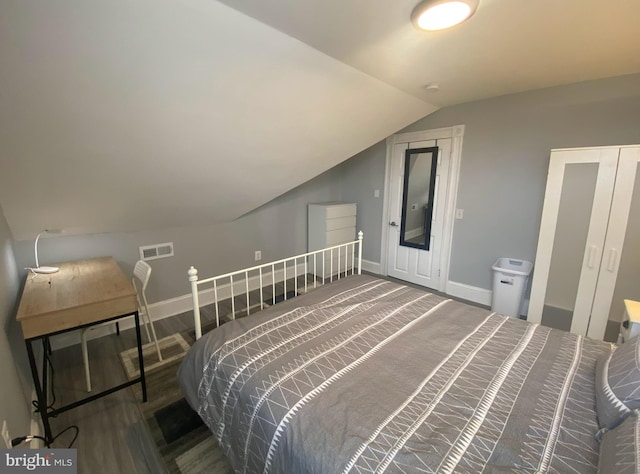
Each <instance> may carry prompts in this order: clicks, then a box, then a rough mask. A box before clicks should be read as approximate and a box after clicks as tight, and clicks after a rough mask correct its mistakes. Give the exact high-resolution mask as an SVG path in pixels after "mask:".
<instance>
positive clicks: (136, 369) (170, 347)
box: [120, 333, 191, 380]
mask: <svg viewBox="0 0 640 474" xmlns="http://www.w3.org/2000/svg"><path fill="white" fill-rule="evenodd" d="M158 346H160V353H161V354H162V360H159V359H158V352H157V351H156V345H155V344H153V343H151V344H145V345H143V346H142V357H144V371H145V374H150V373H151V372H153V371H154V370H157V369H159V368H160V367H163V366H165V365H168V364H170V363H171V362H174V361H176V360H182V358H183V357H184V355H185V354H186V353H187V351H188V350H189V347H191V345H190V344H189V343H188V342H187V341H185V339H184V337H183V336H182V334H177V333H176V334H171V335H170V336H167V337H163V338H162V339H158ZM120 362H122V366H123V367H124V371H125V373H126V374H127V378H128V379H129V380H131V379H134V378H136V377H138V376H139V375H140V363H139V360H138V348H137V347H133V348H131V349H127V350H126V351H122V352H121V353H120Z"/></svg>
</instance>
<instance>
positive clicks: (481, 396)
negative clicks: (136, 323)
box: [178, 275, 611, 473]
mask: <svg viewBox="0 0 640 474" xmlns="http://www.w3.org/2000/svg"><path fill="white" fill-rule="evenodd" d="M610 351H611V345H610V344H608V343H603V342H598V341H593V340H590V339H586V338H582V337H580V336H577V335H575V334H571V333H566V332H562V331H557V330H552V329H549V328H546V327H543V326H538V325H533V324H529V323H526V322H523V321H520V320H516V319H513V318H507V317H504V316H501V315H498V314H494V313H491V312H490V311H488V310H485V309H481V308H477V307H473V306H469V305H465V304H462V303H459V302H456V301H452V300H449V299H446V298H443V297H440V296H437V295H434V294H431V293H427V292H425V291H421V290H418V289H414V288H410V287H407V286H404V285H400V284H396V283H393V282H389V281H385V280H381V279H377V278H374V277H370V276H364V275H363V276H353V277H348V278H345V279H341V280H340V281H338V282H334V283H331V284H329V285H326V286H323V287H320V288H318V289H316V290H313V291H311V292H309V293H308V294H306V295H303V296H300V297H298V298H295V299H293V300H289V301H286V302H283V303H281V304H278V305H276V306H274V307H272V308H269V309H267V310H265V311H262V312H260V313H258V314H256V315H255V316H251V317H247V318H243V319H240V320H237V321H234V322H231V323H227V324H224V325H223V326H221V327H220V328H218V329H216V330H214V331H211V332H210V333H208V334H207V335H205V336H204V337H203V338H202V339H200V340H199V341H198V342H197V343H196V344H195V345H194V346H193V347H192V348H191V350H190V351H189V353H188V354H187V356H186V358H185V360H184V362H183V364H182V366H181V367H180V370H179V373H178V378H179V381H180V385H181V387H182V389H183V392H184V394H185V397H186V399H187V401H188V402H189V404H190V405H191V406H192V407H193V409H194V410H196V411H197V412H198V413H199V415H200V416H201V417H202V419H203V420H204V422H205V423H206V424H207V425H208V427H209V428H210V429H211V431H212V432H213V434H214V436H215V438H216V439H217V440H218V443H219V444H220V446H221V447H222V449H223V450H224V451H225V452H226V453H227V456H228V457H229V459H230V461H231V463H232V465H233V466H234V469H235V470H236V471H237V472H275V473H278V472H280V473H302V472H317V473H320V472H322V473H341V472H344V473H346V472H353V473H365V472H426V473H447V472H456V473H457V472H469V473H477V472H563V473H564V472H575V473H588V472H596V471H597V466H598V449H599V445H598V442H597V441H595V439H594V434H595V433H596V432H597V431H598V428H599V427H598V420H597V417H596V402H595V395H594V394H595V382H594V380H595V365H596V360H597V358H598V356H599V355H601V354H605V353H608V352H610Z"/></svg>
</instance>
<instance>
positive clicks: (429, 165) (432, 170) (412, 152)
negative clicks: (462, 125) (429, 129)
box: [400, 146, 438, 250]
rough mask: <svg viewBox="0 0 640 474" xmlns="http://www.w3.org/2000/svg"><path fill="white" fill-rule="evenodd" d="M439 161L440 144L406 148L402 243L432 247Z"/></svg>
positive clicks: (420, 247)
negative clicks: (432, 219)
mask: <svg viewBox="0 0 640 474" xmlns="http://www.w3.org/2000/svg"><path fill="white" fill-rule="evenodd" d="M437 164H438V147H437V146H436V147H429V148H413V149H408V150H407V151H406V152H405V155H404V184H403V192H402V221H401V223H400V245H404V246H405V247H413V248H418V249H424V250H429V244H430V241H431V218H432V216H433V197H434V194H435V187H436V166H437Z"/></svg>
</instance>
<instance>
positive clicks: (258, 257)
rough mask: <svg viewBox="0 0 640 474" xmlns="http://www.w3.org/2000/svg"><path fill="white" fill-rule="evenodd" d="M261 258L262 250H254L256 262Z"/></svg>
mask: <svg viewBox="0 0 640 474" xmlns="http://www.w3.org/2000/svg"><path fill="white" fill-rule="evenodd" d="M259 260H262V252H261V251H260V250H256V262H257V261H259Z"/></svg>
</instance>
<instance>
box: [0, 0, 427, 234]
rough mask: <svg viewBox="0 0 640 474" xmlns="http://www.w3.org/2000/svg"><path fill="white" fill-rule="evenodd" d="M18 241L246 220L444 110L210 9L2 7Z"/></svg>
mask: <svg viewBox="0 0 640 474" xmlns="http://www.w3.org/2000/svg"><path fill="white" fill-rule="evenodd" d="M0 64H2V67H1V69H0V83H1V85H2V87H0V170H1V172H0V205H1V206H2V209H3V211H4V214H5V216H6V218H7V222H8V223H9V226H10V227H11V230H12V233H13V235H14V238H16V239H18V240H22V239H30V238H33V237H34V236H35V234H36V233H37V232H38V231H40V230H41V229H44V228H56V229H64V231H65V232H66V233H90V232H113V231H127V230H135V229H152V228H167V227H173V226H185V225H197V224H211V223H215V222H218V221H226V220H231V219H234V218H236V217H238V216H240V215H242V214H244V213H246V212H248V211H250V210H252V209H254V208H256V207H258V206H259V205H261V204H263V203H265V202H267V201H269V200H271V199H273V198H274V197H277V196H278V195H280V194H282V193H284V192H286V191H287V190H289V189H291V188H293V187H295V186H297V185H299V184H301V183H303V182H305V181H306V180H308V179H310V178H312V177H314V176H316V175H318V174H320V173H321V172H323V171H325V170H327V169H329V168H331V167H332V166H334V165H336V164H338V163H340V162H341V161H343V160H345V159H347V158H349V157H350V156H352V155H354V154H356V153H358V152H359V151H361V150H363V149H364V148H366V147H368V146H370V145H372V144H374V143H376V142H377V141H379V140H381V139H384V138H385V137H386V136H388V135H390V134H392V133H393V132H395V131H396V130H398V129H400V128H402V127H404V126H405V125H407V124H409V123H411V122H413V121H415V120H417V119H418V118H420V117H423V116H424V115H426V114H428V113H430V112H432V111H433V110H435V107H434V106H432V105H430V104H428V103H427V102H425V101H423V100H420V99H418V98H415V97H413V96H411V95H409V94H407V93H405V92H402V91H400V90H398V89H397V88H394V87H392V86H390V85H388V84H386V83H384V82H382V81H380V80H378V79H375V78H373V77H371V76H369V75H367V74H365V73H363V72H361V71H358V70H357V69H355V68H353V67H351V66H349V65H346V64H344V63H342V62H340V61H338V60H336V59H334V58H331V57H329V56H327V55H326V54H324V53H321V52H319V51H317V50H316V49H314V48H312V47H310V46H308V45H306V44H304V43H302V42H300V41H299V40H297V39H294V38H292V37H290V36H287V35H285V34H283V33H281V32H279V31H277V30H275V29H274V28H272V27H270V26H267V25H264V24H262V23H260V22H258V21H256V20H255V19H252V18H250V17H248V16H246V15H244V14H242V13H239V12H237V11H236V10H233V9H231V8H229V7H227V6H225V5H223V4H221V3H218V2H216V1H213V0H180V1H176V0H128V1H127V0H109V1H104V0H57V1H55V2H42V1H40V0H3V1H2V2H1V3H0Z"/></svg>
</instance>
